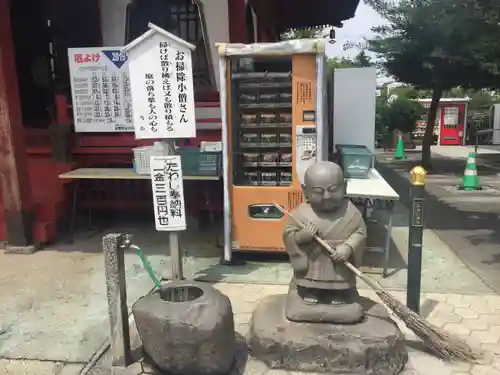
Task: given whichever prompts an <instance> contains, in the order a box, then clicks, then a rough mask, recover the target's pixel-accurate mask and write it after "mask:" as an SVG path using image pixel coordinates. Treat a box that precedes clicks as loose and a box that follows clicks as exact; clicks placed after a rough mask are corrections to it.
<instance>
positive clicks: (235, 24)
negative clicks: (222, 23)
mask: <svg viewBox="0 0 500 375" xmlns="http://www.w3.org/2000/svg"><path fill="white" fill-rule="evenodd" d="M227 5H228V15H229V41H230V42H231V43H246V39H247V30H246V23H245V6H246V2H245V0H227Z"/></svg>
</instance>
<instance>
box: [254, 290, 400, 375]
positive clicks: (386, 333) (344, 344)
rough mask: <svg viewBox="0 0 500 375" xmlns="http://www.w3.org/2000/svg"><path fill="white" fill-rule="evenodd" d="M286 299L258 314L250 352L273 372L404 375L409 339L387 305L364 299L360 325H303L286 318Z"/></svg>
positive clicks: (261, 307) (265, 304)
mask: <svg viewBox="0 0 500 375" xmlns="http://www.w3.org/2000/svg"><path fill="white" fill-rule="evenodd" d="M285 301H286V295H272V296H268V297H265V298H264V299H262V300H261V301H260V302H259V304H258V305H257V307H256V308H255V310H254V312H253V314H252V320H251V325H250V333H249V340H248V342H249V349H250V354H251V355H252V357H255V358H257V359H259V360H261V361H263V362H264V363H266V364H267V365H268V366H269V367H270V368H277V369H285V370H289V371H308V372H327V373H329V374H349V375H367V374H385V375H392V374H397V373H399V372H400V371H401V370H402V369H403V368H404V366H405V364H406V362H407V361H408V354H407V351H406V347H405V344H404V335H403V334H402V332H401V331H400V330H399V328H398V326H397V325H396V324H395V323H394V322H393V321H392V320H391V319H390V318H389V317H388V315H387V311H386V310H385V308H383V307H382V306H381V305H378V304H376V303H375V302H373V301H371V300H368V299H364V301H363V304H364V305H365V307H366V318H365V319H364V321H363V322H361V323H359V324H351V325H347V324H343V325H340V324H327V323H297V322H291V321H289V320H287V319H286V317H285V312H284V310H285Z"/></svg>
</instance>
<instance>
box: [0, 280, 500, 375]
mask: <svg viewBox="0 0 500 375" xmlns="http://www.w3.org/2000/svg"><path fill="white" fill-rule="evenodd" d="M214 285H215V287H216V288H217V289H219V290H220V291H221V292H223V293H225V294H226V295H228V296H229V297H230V298H231V301H232V303H233V310H234V319H235V326H236V330H237V332H238V333H239V334H240V335H241V336H246V335H247V333H248V328H249V325H248V324H249V320H250V317H251V313H252V310H253V309H254V307H255V306H256V304H257V302H258V301H259V300H260V299H261V298H263V297H264V296H267V295H270V294H278V293H286V291H287V286H285V285H264V284H261V285H256V284H241V283H218V284H214ZM361 294H362V295H364V296H367V297H370V298H372V299H374V300H376V299H377V298H376V296H375V294H374V293H373V292H372V291H370V290H365V289H363V290H361ZM392 294H393V295H394V296H395V297H397V298H398V299H400V300H401V301H402V302H404V299H405V293H404V292H398V291H395V292H393V293H392ZM422 305H423V308H422V310H423V311H422V313H424V314H426V315H428V320H429V321H430V322H431V323H433V324H435V325H436V326H438V327H441V328H444V329H446V330H448V331H450V332H453V333H455V334H457V335H459V336H461V337H463V338H465V339H467V340H468V342H469V343H470V344H471V345H473V346H474V347H477V348H479V349H481V350H484V351H485V352H486V355H485V358H484V360H483V363H481V364H467V363H460V362H456V363H445V362H443V361H440V360H438V359H436V358H435V357H433V356H431V355H429V354H427V353H426V352H425V350H423V347H422V344H421V343H420V342H419V340H418V339H417V338H415V337H414V335H413V334H412V333H411V332H409V331H408V329H406V327H404V326H402V327H401V329H402V330H403V332H405V334H406V337H407V340H408V350H409V355H410V359H409V364H408V366H407V369H406V370H405V371H404V372H403V375H429V374H432V375H434V374H435V375H465V374H472V375H500V355H499V352H500V296H497V295H462V294H440V293H424V294H423V295H422ZM132 342H133V346H136V347H137V346H138V345H139V340H138V337H137V333H136V330H135V327H134V325H132ZM245 353H246V352H245V350H244V348H243V349H242V350H240V352H239V357H240V358H241V357H243V356H245ZM240 363H244V361H241V362H240ZM110 367H111V361H110V357H109V355H108V354H107V353H106V354H105V355H104V356H103V357H102V358H101V360H100V361H99V362H98V363H97V364H96V365H95V366H93V367H92V368H90V369H89V371H88V372H86V373H85V372H84V373H81V370H82V368H83V364H75V363H72V364H71V363H70V364H63V363H57V362H46V361H44V362H37V361H22V360H19V361H15V360H0V374H5V375H21V374H22V375H35V374H36V375H46V374H47V375H49V374H50V375H77V374H79V375H108V374H111V370H110ZM145 370H146V371H145V372H144V371H140V370H139V371H137V372H129V373H130V374H131V375H135V374H137V375H138V374H141V373H142V374H148V373H151V372H149V370H147V368H145ZM243 373H244V374H246V375H287V374H290V375H293V374H294V373H292V372H286V371H281V370H269V369H267V367H266V366H265V365H264V364H262V363H261V362H259V361H257V360H254V359H251V358H248V360H247V361H246V364H244V372H243ZM312 375H313V374H312Z"/></svg>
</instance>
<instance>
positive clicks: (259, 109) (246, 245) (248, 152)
mask: <svg viewBox="0 0 500 375" xmlns="http://www.w3.org/2000/svg"><path fill="white" fill-rule="evenodd" d="M218 49H219V54H220V61H219V70H220V93H221V109H222V128H223V131H222V138H223V145H224V150H223V154H224V158H223V160H224V162H223V167H224V196H225V199H224V203H225V210H224V211H225V212H224V234H225V244H224V245H225V247H224V258H225V260H226V261H230V260H231V253H232V252H233V251H266V252H276V251H278V252H280V251H284V245H283V240H282V231H283V224H284V221H285V219H286V218H285V217H284V215H283V213H281V212H280V211H279V210H278V209H277V208H276V207H275V205H274V203H277V204H279V205H281V206H282V207H284V208H285V209H286V210H289V211H290V210H293V209H294V208H295V207H296V206H297V205H299V204H300V203H301V202H302V201H303V199H304V197H303V192H302V184H303V178H304V172H305V170H306V168H307V167H308V166H309V165H311V164H312V163H314V162H315V161H316V160H326V159H327V158H328V156H327V155H328V138H329V135H328V134H327V133H328V132H327V129H326V126H324V124H326V123H327V121H326V118H325V115H326V113H327V111H325V110H324V108H323V106H324V105H325V103H324V102H325V99H324V98H325V97H326V92H327V90H326V87H325V83H326V80H325V72H324V63H325V55H324V42H323V40H316V39H304V40H293V41H287V42H280V43H262V44H259V43H257V44H249V45H244V44H219V45H218Z"/></svg>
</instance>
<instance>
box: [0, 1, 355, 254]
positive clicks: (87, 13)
mask: <svg viewBox="0 0 500 375" xmlns="http://www.w3.org/2000/svg"><path fill="white" fill-rule="evenodd" d="M358 2H359V0H79V1H68V0H0V137H1V142H0V145H1V148H0V150H1V157H0V173H1V192H2V195H1V204H2V208H3V209H2V210H0V240H3V241H8V243H9V244H10V245H12V246H26V245H31V244H34V243H47V242H51V241H54V240H55V239H56V236H57V233H58V230H59V229H58V228H60V226H61V223H63V222H64V219H63V218H64V215H65V213H66V212H67V207H68V206H69V205H71V197H72V194H71V193H70V191H71V189H72V186H71V185H72V184H71V183H70V182H68V181H66V182H65V181H62V180H60V179H59V178H58V176H59V174H61V173H63V172H66V171H69V170H72V169H75V168H81V167H95V168H98V167H104V166H117V165H123V164H126V163H129V164H130V161H131V159H132V148H134V147H137V146H138V145H141V144H148V143H144V142H138V141H136V140H135V139H134V135H133V133H123V132H114V133H106V132H96V133H75V132H74V125H73V119H72V118H73V111H72V103H71V88H70V73H69V62H68V48H74V47H100V46H105V47H108V46H109V47H121V46H124V45H125V44H127V43H128V42H130V41H131V40H133V39H134V38H136V37H137V36H139V35H141V34H142V33H143V32H144V31H146V30H147V28H148V23H149V22H152V23H154V24H156V25H158V26H160V27H161V28H163V29H165V30H167V31H169V32H171V33H173V34H175V35H177V36H178V37H180V38H182V39H184V40H186V41H188V42H189V43H191V44H193V45H195V46H196V50H195V52H194V54H193V73H194V87H195V100H196V119H197V138H196V139H189V140H185V141H184V143H183V142H180V143H181V146H182V145H186V146H188V145H189V146H195V145H199V144H200V142H201V141H217V140H220V139H221V120H220V116H221V114H220V107H219V93H218V91H219V82H218V80H219V74H218V54H217V50H216V47H215V43H217V42H231V43H253V42H275V41H278V40H279V39H280V35H281V34H282V33H283V32H285V31H286V30H289V29H292V28H304V27H314V26H323V25H325V26H326V25H329V26H333V27H339V26H341V24H342V21H344V20H347V19H350V18H352V17H353V16H354V13H355V11H356V8H357V5H358ZM149 144H150V143H149ZM122 182H123V181H122ZM138 183H140V181H139V182H138ZM134 184H135V181H124V182H123V183H117V182H116V181H115V183H112V182H109V183H108V181H102V180H101V181H88V184H87V185H85V187H84V189H82V190H83V194H84V196H83V197H81V199H83V202H84V203H83V204H84V205H88V206H95V207H115V208H117V207H119V208H125V209H134V208H135V206H138V207H140V206H141V205H146V206H148V205H149V206H150V205H151V202H150V194H151V193H150V191H149V190H150V188H147V189H144V188H138V187H137V186H136V185H134Z"/></svg>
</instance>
